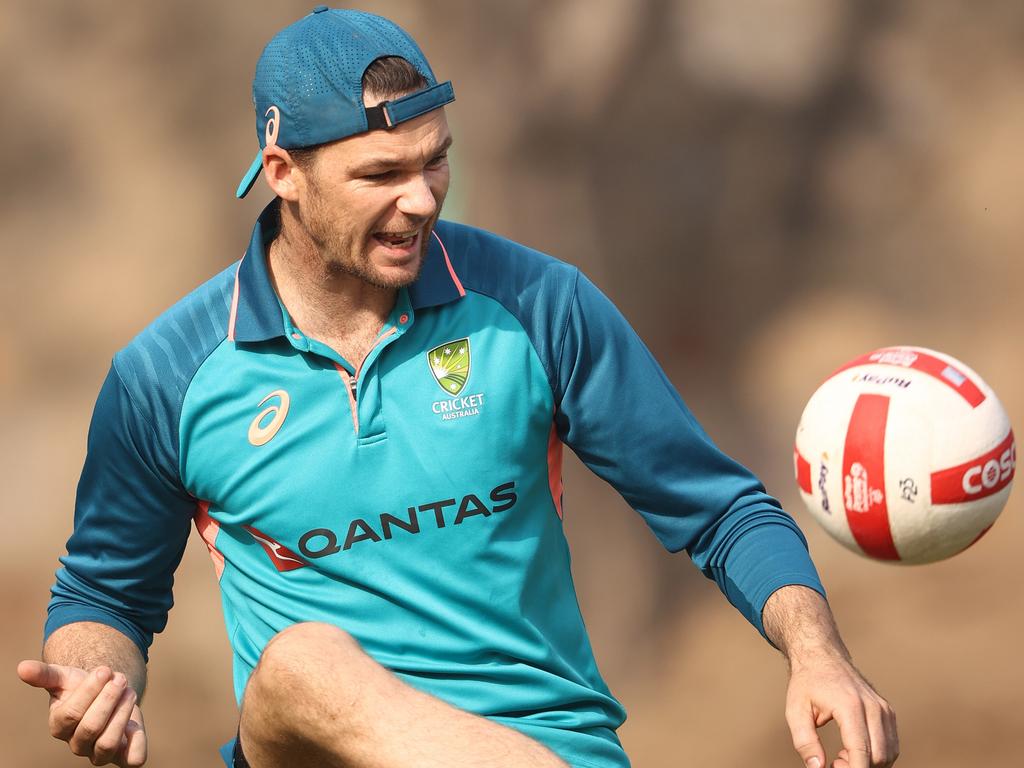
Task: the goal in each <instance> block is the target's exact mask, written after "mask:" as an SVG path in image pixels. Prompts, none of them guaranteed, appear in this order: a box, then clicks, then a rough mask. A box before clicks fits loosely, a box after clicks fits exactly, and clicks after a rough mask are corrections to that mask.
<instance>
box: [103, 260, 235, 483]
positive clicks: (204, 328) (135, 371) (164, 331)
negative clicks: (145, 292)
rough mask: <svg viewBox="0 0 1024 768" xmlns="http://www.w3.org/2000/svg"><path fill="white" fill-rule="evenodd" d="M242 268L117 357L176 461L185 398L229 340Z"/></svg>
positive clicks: (134, 397)
mask: <svg viewBox="0 0 1024 768" xmlns="http://www.w3.org/2000/svg"><path fill="white" fill-rule="evenodd" d="M237 268H238V265H237V263H235V264H232V265H231V266H230V267H228V268H227V269H225V270H224V271H223V272H221V273H220V274H218V275H216V276H215V277H213V278H211V279H210V280H208V281H207V282H205V283H203V284H202V285H201V286H199V287H198V288H196V289H195V290H194V291H192V292H191V293H189V294H188V295H187V296H185V297H184V298H183V299H181V300H180V301H178V302H177V303H176V304H174V305H173V306H172V307H171V308H170V309H168V310H167V311H166V312H164V313H163V314H162V315H160V316H159V317H158V318H157V319H156V320H154V321H153V322H152V323H150V325H149V326H147V327H146V328H145V329H144V330H143V331H142V332H141V333H140V334H139V335H138V336H136V337H135V338H134V339H133V340H132V341H131V342H130V343H129V344H128V345H127V346H126V347H125V348H124V349H122V350H121V351H119V352H118V353H117V354H116V355H115V356H114V369H115V370H116V372H117V375H118V376H119V377H120V379H121V381H122V382H123V384H124V388H125V390H126V391H127V393H128V397H129V398H131V401H132V404H133V405H134V406H135V407H136V408H137V409H138V412H139V414H140V416H141V417H142V418H143V419H145V420H146V421H147V422H148V423H149V425H150V427H151V428H152V430H153V432H154V434H155V435H156V436H157V439H158V440H159V442H160V447H161V448H162V449H163V451H162V453H164V455H166V456H170V457H174V462H173V467H174V470H175V471H176V470H177V456H178V422H179V419H180V416H181V407H182V402H183V401H184V399H185V392H186V391H187V390H188V386H189V384H190V382H191V381H192V378H193V376H195V373H196V371H198V370H199V368H200V367H201V366H202V364H203V362H204V361H205V360H206V358H207V357H209V355H210V353H211V352H212V351H213V350H214V349H216V347H217V346H218V345H219V344H220V343H221V342H222V341H224V339H225V338H227V328H228V316H229V313H230V310H231V302H232V297H233V291H234V281H235V274H236V272H237Z"/></svg>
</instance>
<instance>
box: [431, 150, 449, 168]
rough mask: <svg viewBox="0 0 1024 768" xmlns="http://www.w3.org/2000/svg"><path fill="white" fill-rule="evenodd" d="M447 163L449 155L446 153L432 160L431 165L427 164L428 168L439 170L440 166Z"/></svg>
mask: <svg viewBox="0 0 1024 768" xmlns="http://www.w3.org/2000/svg"><path fill="white" fill-rule="evenodd" d="M447 161H448V153H447V152H445V153H444V154H443V155H438V156H437V157H435V158H434V159H433V160H431V161H430V162H429V163H427V166H428V167H430V168H438V167H439V166H442V165H444V164H445V163H446V162H447Z"/></svg>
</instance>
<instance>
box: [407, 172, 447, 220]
mask: <svg viewBox="0 0 1024 768" xmlns="http://www.w3.org/2000/svg"><path fill="white" fill-rule="evenodd" d="M398 210H400V211H401V212H402V213H404V214H406V215H407V216H417V217H422V218H425V219H426V218H430V217H431V216H433V215H434V213H435V211H436V210H437V200H436V199H435V198H434V192H433V190H432V189H431V188H430V185H429V184H428V183H427V179H426V175H425V174H422V173H416V174H412V175H411V176H409V177H408V178H407V179H406V180H405V183H404V184H402V188H401V193H400V194H399V197H398Z"/></svg>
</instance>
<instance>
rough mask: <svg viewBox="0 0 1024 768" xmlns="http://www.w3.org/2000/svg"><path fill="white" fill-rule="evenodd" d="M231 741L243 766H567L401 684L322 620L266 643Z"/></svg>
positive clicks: (508, 731) (528, 742)
mask: <svg viewBox="0 0 1024 768" xmlns="http://www.w3.org/2000/svg"><path fill="white" fill-rule="evenodd" d="M236 744H237V746H236V750H235V765H236V766H243V767H244V768H284V767H285V766H291V765H300V764H301V765H307V764H309V765H318V766H319V765H324V766H331V765H337V766H346V768H497V767H498V766H515V768H568V766H567V764H566V763H565V762H563V761H562V760H561V759H559V758H558V757H557V756H556V755H555V754H554V753H553V752H551V751H550V750H549V749H547V748H546V747H544V746H543V745H541V744H540V743H539V742H537V741H534V740H533V739H531V738H529V737H527V736H525V735H524V734H522V733H519V732H518V731H516V730H514V729H512V728H508V727H506V726H504V725H499V724H497V723H494V722H492V721H490V720H488V719H486V718H484V717H479V716H477V715H474V714H471V713H469V712H466V711H464V710H461V709H458V708H456V707H453V706H452V705H450V704H448V703H446V702H444V701H442V700H441V699H438V698H436V697H434V696H431V695H429V694H427V693H424V692H423V691H420V690H418V689H416V688H413V687H412V686H409V685H408V684H406V683H404V682H403V681H401V680H399V679H398V678H397V677H396V676H395V675H393V674H392V673H391V672H389V671H388V670H387V669H385V668H384V667H382V666H381V665H380V664H378V663H377V662H376V661H374V660H373V659H372V658H370V656H368V655H367V654H366V653H365V652H364V651H363V650H362V648H361V647H360V646H359V644H358V643H357V642H356V641H355V640H354V639H353V638H352V637H351V636H350V635H348V634H347V633H345V632H343V631H342V630H340V629H338V628H337V627H333V626H331V625H327V624H298V625H295V626H293V627H290V628H288V629H286V630H284V631H283V632H281V633H280V634H278V635H277V636H276V637H275V638H274V639H273V640H271V642H270V643H268V644H267V646H266V648H265V649H264V652H263V655H262V657H261V658H260V663H259V664H258V665H257V667H256V669H255V670H254V672H253V675H252V677H251V678H250V680H249V684H248V686H247V687H246V691H245V695H244V697H243V701H242V716H241V722H240V725H239V739H238V741H237V742H236Z"/></svg>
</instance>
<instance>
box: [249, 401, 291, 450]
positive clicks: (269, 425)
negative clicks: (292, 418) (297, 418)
mask: <svg viewBox="0 0 1024 768" xmlns="http://www.w3.org/2000/svg"><path fill="white" fill-rule="evenodd" d="M273 398H278V399H279V402H278V403H276V404H274V405H270V406H267V407H266V408H264V409H263V410H262V411H260V412H259V414H258V415H257V416H256V418H255V419H253V420H252V423H251V424H249V442H250V443H251V444H252V445H255V446H257V447H259V446H261V445H266V444H267V443H269V442H270V441H271V440H273V439H274V435H276V434H277V432H278V430H279V429H281V426H282V425H283V424H284V420H285V419H286V418H287V417H288V406H289V403H290V399H289V397H288V393H287V392H285V391H284V390H283V389H275V390H274V391H273V392H271V393H270V394H269V395H267V396H266V397H264V398H263V399H262V400H260V404H259V405H257V406H256V407H257V408H260V407H262V406H263V405H264V404H266V403H267V401H268V400H272V399H273ZM271 415H272V418H271V419H270V421H269V422H267V421H266V420H267V417H268V416H271ZM264 422H266V423H264Z"/></svg>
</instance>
